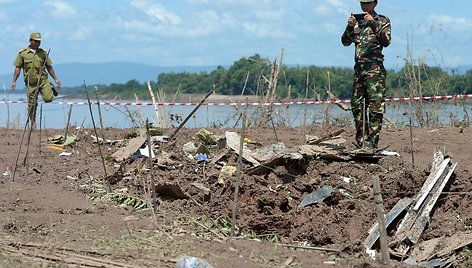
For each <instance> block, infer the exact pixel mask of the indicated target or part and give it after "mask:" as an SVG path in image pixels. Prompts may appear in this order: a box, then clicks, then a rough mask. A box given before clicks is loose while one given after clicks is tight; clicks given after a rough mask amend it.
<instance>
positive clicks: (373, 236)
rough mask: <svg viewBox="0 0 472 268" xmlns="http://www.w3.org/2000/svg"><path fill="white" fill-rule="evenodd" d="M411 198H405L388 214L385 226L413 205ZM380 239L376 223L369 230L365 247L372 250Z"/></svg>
mask: <svg viewBox="0 0 472 268" xmlns="http://www.w3.org/2000/svg"><path fill="white" fill-rule="evenodd" d="M412 201H413V200H412V199H411V198H403V199H400V201H398V202H397V203H396V204H395V206H394V207H393V208H392V209H391V210H390V211H389V212H388V213H387V216H386V217H385V226H386V227H387V228H388V226H389V225H390V224H391V223H392V222H393V221H394V220H395V219H396V218H397V217H398V216H399V215H400V214H401V213H402V212H403V211H405V209H406V208H407V207H408V206H409V205H410V204H411V202H412ZM379 237H380V230H379V223H378V222H376V223H375V224H374V225H373V226H372V227H371V228H370V230H369V236H367V238H366V240H365V241H364V247H365V248H366V249H371V248H372V246H374V244H375V242H376V241H377V239H379Z"/></svg>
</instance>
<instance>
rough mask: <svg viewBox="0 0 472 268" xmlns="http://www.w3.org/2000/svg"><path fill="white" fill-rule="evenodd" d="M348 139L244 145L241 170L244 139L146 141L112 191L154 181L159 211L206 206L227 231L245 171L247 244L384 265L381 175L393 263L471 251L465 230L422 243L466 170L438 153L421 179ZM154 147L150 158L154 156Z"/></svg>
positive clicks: (133, 148)
mask: <svg viewBox="0 0 472 268" xmlns="http://www.w3.org/2000/svg"><path fill="white" fill-rule="evenodd" d="M342 132H343V130H338V131H335V132H332V133H328V134H325V135H324V136H321V137H316V136H308V135H307V136H306V140H305V144H301V145H300V144H295V145H293V146H290V147H289V146H287V145H286V144H284V143H283V142H281V141H277V142H269V143H268V144H267V145H265V144H264V141H253V140H251V139H250V138H247V137H245V138H244V141H245V143H244V147H243V154H242V159H243V162H242V163H239V162H238V157H237V156H238V153H239V149H240V141H241V137H240V136H239V134H238V133H236V132H231V131H225V132H224V134H223V135H217V134H215V133H212V132H210V131H208V130H206V129H201V130H200V131H198V132H197V133H196V135H195V136H194V137H191V138H188V137H187V138H188V139H182V138H180V139H179V140H169V139H168V138H167V137H166V136H162V135H161V136H153V137H151V138H150V139H149V138H147V137H146V133H145V132H141V133H139V134H138V135H137V136H136V137H135V138H133V139H131V140H129V141H128V142H127V145H126V146H124V147H121V148H119V149H116V150H115V152H114V153H113V154H112V155H111V156H112V158H113V159H114V161H115V163H116V164H115V166H116V169H117V170H116V171H115V172H114V173H113V174H112V175H111V176H109V178H108V181H109V183H110V184H112V185H113V186H114V188H115V189H118V188H119V189H126V191H127V192H128V193H129V194H130V195H132V194H142V193H143V192H145V191H144V190H145V186H143V185H145V183H144V182H147V183H148V182H149V181H150V180H149V177H150V176H154V177H155V178H156V183H155V185H153V188H154V190H155V192H156V196H151V197H149V196H148V197H147V198H149V199H148V200H150V202H182V201H183V202H184V203H183V204H186V205H182V203H179V204H180V205H179V206H175V209H176V210H182V212H183V213H185V212H188V210H189V208H190V207H191V206H192V205H191V204H197V206H198V209H196V210H194V212H195V213H199V212H202V211H203V212H204V213H205V217H203V218H208V219H211V223H210V225H209V226H207V227H208V228H217V229H218V226H214V225H215V224H218V220H221V219H226V220H227V219H230V218H231V211H232V205H233V195H234V192H235V187H236V186H235V183H234V181H235V177H236V176H238V172H237V170H238V165H241V166H240V168H241V170H242V172H241V174H240V176H241V185H240V189H241V190H240V198H239V200H238V214H237V229H238V230H239V232H240V234H247V233H249V232H251V233H253V234H255V235H256V236H257V237H269V236H270V237H274V236H276V237H277V241H279V242H284V243H290V244H292V245H294V244H297V245H300V246H307V247H309V246H314V247H329V248H330V249H332V250H334V251H339V252H347V253H353V252H359V251H360V250H361V249H363V248H364V249H366V250H367V251H368V253H369V254H371V255H375V254H374V252H376V249H378V248H379V243H378V242H377V241H378V240H379V236H380V232H379V228H378V226H377V224H375V225H374V226H372V221H373V220H374V219H375V212H374V211H375V209H374V208H375V205H374V201H373V194H372V174H376V175H378V176H380V178H381V183H382V192H384V197H385V200H386V202H385V208H386V209H388V210H389V211H390V212H389V213H388V214H387V215H386V225H387V229H388V233H389V235H390V237H389V241H390V244H389V247H390V254H391V255H392V256H393V257H395V258H397V259H399V260H404V261H405V262H406V263H409V264H421V265H425V266H429V267H435V266H444V265H447V264H449V263H451V262H453V261H454V252H456V251H457V250H459V249H461V248H463V247H465V246H467V245H470V244H471V237H472V233H471V232H470V230H469V231H467V230H466V228H464V227H463V226H462V227H460V226H458V227H457V230H455V233H454V235H452V236H449V237H446V236H444V237H435V238H434V239H431V240H427V241H423V240H422V235H423V234H424V232H425V231H427V227H428V223H430V222H431V221H433V220H434V219H433V218H434V209H435V208H436V206H438V205H440V204H441V202H438V201H439V200H441V194H442V193H443V191H444V189H445V188H447V187H450V185H451V181H453V180H454V178H455V174H454V170H455V168H456V166H457V163H453V162H452V159H451V157H450V156H448V155H446V154H444V153H440V152H438V153H436V154H435V158H434V159H435V160H434V162H433V164H432V167H431V170H430V171H419V170H416V169H415V168H414V167H411V166H408V165H406V164H405V163H404V162H403V160H402V158H401V157H399V155H398V154H397V153H395V152H387V151H384V150H383V151H379V152H371V153H365V152H363V153H358V152H356V151H352V150H349V149H348V148H347V147H345V146H344V145H343V144H344V143H345V140H344V139H343V138H342V137H340V136H339V135H340V134H341V133H342ZM251 138H252V137H251ZM148 139H149V140H151V151H152V153H151V155H149V154H146V151H148V150H149V147H147V146H148V145H149V144H148V142H147V140H148ZM189 139H191V140H189ZM254 139H255V140H257V138H254ZM140 149H141V151H140ZM143 149H144V150H143ZM138 152H140V153H138ZM148 157H151V159H152V161H149V160H148V159H149V158H148ZM149 163H152V165H153V166H155V167H157V168H156V169H152V168H151V167H150V166H149ZM425 175H426V176H427V179H426V181H425V177H426V176H425ZM421 184H422V185H423V186H422V187H421V188H420V185H421ZM456 187H461V186H460V185H459V186H456ZM147 192H148V193H149V191H147ZM443 197H444V196H443ZM187 201H188V202H190V203H186V202H187ZM467 208H470V207H465V208H464V209H467ZM203 218H202V219H203ZM438 220H441V219H438ZM227 222H228V221H227ZM370 226H372V227H370ZM369 227H370V230H369ZM219 231H221V228H220V230H219ZM224 235H228V234H227V233H225V234H224ZM366 236H367V239H365V237H366ZM364 239H365V241H364V242H363V243H362V242H361V241H362V240H364Z"/></svg>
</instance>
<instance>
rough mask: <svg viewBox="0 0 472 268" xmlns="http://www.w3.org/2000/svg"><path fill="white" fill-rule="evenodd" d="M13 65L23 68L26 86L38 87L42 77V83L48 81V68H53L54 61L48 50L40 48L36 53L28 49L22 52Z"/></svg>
mask: <svg viewBox="0 0 472 268" xmlns="http://www.w3.org/2000/svg"><path fill="white" fill-rule="evenodd" d="M13 65H15V66H16V67H18V68H23V78H24V80H25V84H26V85H36V84H37V83H38V81H39V80H40V76H41V81H45V80H46V79H48V74H47V71H46V67H48V66H51V65H52V61H51V59H50V58H49V57H48V52H47V51H46V50H44V49H42V48H38V50H37V51H36V52H35V51H34V50H32V49H30V48H29V47H28V48H24V49H22V50H20V52H19V53H18V55H17V56H16V59H15V62H14V63H13ZM40 73H41V74H40Z"/></svg>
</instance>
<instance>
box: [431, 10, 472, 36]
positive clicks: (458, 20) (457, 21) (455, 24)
mask: <svg viewBox="0 0 472 268" xmlns="http://www.w3.org/2000/svg"><path fill="white" fill-rule="evenodd" d="M429 21H430V22H431V24H432V25H439V26H440V27H441V28H442V29H444V30H445V31H454V32H457V33H467V32H470V29H471V28H472V19H467V18H462V17H450V16H447V15H434V14H433V15H431V16H430V17H429Z"/></svg>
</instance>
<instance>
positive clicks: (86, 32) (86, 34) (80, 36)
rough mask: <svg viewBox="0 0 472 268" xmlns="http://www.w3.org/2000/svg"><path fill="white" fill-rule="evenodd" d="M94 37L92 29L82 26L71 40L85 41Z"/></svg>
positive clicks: (73, 34)
mask: <svg viewBox="0 0 472 268" xmlns="http://www.w3.org/2000/svg"><path fill="white" fill-rule="evenodd" d="M92 36H93V29H92V28H90V27H85V26H81V27H79V28H78V29H76V30H74V32H73V33H72V35H71V39H72V40H75V41H84V40H87V39H89V38H91V37H92Z"/></svg>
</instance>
